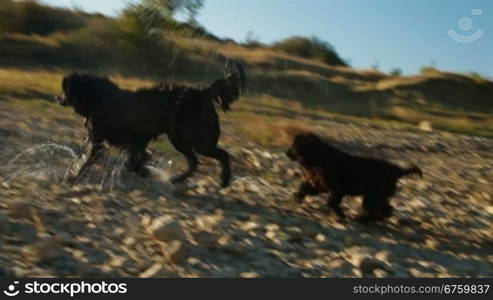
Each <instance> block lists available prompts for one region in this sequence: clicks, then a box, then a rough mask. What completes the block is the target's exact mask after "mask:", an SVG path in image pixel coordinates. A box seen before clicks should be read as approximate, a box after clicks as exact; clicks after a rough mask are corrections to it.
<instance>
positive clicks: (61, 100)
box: [55, 94, 67, 106]
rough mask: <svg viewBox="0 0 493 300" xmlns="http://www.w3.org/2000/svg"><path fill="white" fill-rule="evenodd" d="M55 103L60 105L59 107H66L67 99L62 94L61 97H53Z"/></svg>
mask: <svg viewBox="0 0 493 300" xmlns="http://www.w3.org/2000/svg"><path fill="white" fill-rule="evenodd" d="M55 102H56V103H58V104H60V105H63V106H66V105H67V97H66V96H65V94H63V95H61V96H55Z"/></svg>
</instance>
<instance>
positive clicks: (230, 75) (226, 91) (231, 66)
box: [209, 59, 246, 112]
mask: <svg viewBox="0 0 493 300" xmlns="http://www.w3.org/2000/svg"><path fill="white" fill-rule="evenodd" d="M225 71H226V78H224V79H219V80H216V81H215V82H214V83H212V85H211V86H210V87H209V92H210V93H211V94H212V96H213V97H214V101H216V102H218V103H219V104H220V105H221V108H222V109H223V111H225V112H226V111H228V110H229V106H230V105H231V103H233V102H234V101H235V100H237V99H238V98H239V97H240V95H241V93H242V92H243V90H244V89H245V85H246V76H245V70H244V68H243V65H242V64H241V63H239V62H237V61H233V60H230V59H228V60H227V62H226V66H225Z"/></svg>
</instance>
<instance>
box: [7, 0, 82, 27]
mask: <svg viewBox="0 0 493 300" xmlns="http://www.w3.org/2000/svg"><path fill="white" fill-rule="evenodd" d="M88 16H89V15H88V14H85V13H82V12H74V11H70V10H67V9H60V8H54V7H50V6H46V5H42V4H39V3H37V2H35V1H22V2H14V1H12V0H0V32H1V33H9V32H12V33H23V34H39V35H48V34H50V33H53V32H57V31H68V30H73V29H76V28H80V27H83V26H84V25H85V24H86V21H87V19H88Z"/></svg>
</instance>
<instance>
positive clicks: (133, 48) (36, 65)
mask: <svg viewBox="0 0 493 300" xmlns="http://www.w3.org/2000/svg"><path fill="white" fill-rule="evenodd" d="M66 13H74V12H68V11H66ZM80 14H82V13H80ZM83 16H84V18H82V19H81V20H83V22H82V21H81V22H79V23H77V26H75V25H74V26H72V27H70V28H65V27H64V28H62V29H63V30H52V31H50V32H48V33H43V34H41V33H32V32H30V33H26V32H15V31H12V30H11V31H8V32H5V31H4V32H3V33H2V34H1V35H0V52H1V53H2V55H1V56H0V67H1V68H2V72H1V74H2V77H1V78H3V79H1V80H2V81H3V82H2V86H1V87H0V91H1V92H0V93H1V95H0V97H1V98H4V99H5V98H12V97H20V98H26V97H27V98H31V99H37V100H40V99H45V100H46V99H48V98H50V97H52V95H54V94H56V93H58V92H59V86H60V78H61V77H62V75H63V74H65V73H67V72H70V71H73V70H82V71H87V72H94V73H99V74H107V75H110V76H114V77H117V78H134V79H132V80H127V83H128V84H130V85H131V86H133V87H137V86H138V85H139V84H143V83H146V84H152V83H153V82H156V81H163V80H168V81H186V82H190V83H200V84H204V83H207V82H210V81H212V80H213V79H215V78H217V77H220V76H222V74H223V71H222V67H223V64H224V61H225V58H226V57H232V58H235V59H238V60H240V61H242V62H243V63H244V64H245V66H246V70H247V75H248V93H247V95H246V96H245V97H243V98H242V99H241V101H240V102H239V103H238V104H237V105H236V107H235V111H234V112H233V113H232V114H231V115H230V116H229V117H230V118H238V119H240V120H241V121H242V122H243V123H242V127H241V128H243V129H242V130H244V131H247V132H250V131H251V132H258V128H256V127H258V126H262V127H265V128H263V130H262V132H263V135H266V137H261V138H260V140H262V141H263V142H265V143H271V142H273V141H271V139H272V137H269V136H276V135H277V134H276V130H277V129H276V125H275V124H277V123H283V122H285V121H286V119H288V120H292V119H299V122H303V116H304V115H306V114H309V115H319V116H321V118H325V117H330V118H344V119H346V118H351V119H352V120H353V121H358V120H357V119H355V117H356V118H362V119H361V120H360V121H365V120H372V121H375V122H377V123H379V124H387V122H388V121H398V122H402V123H403V124H402V126H408V125H406V124H409V125H416V124H418V123H419V122H421V121H428V122H431V123H432V125H433V127H434V128H439V129H443V130H450V131H454V132H461V133H467V134H474V135H483V136H493V99H492V96H491V95H492V94H493V82H491V81H488V80H484V79H482V80H478V78H475V77H474V76H466V75H460V74H452V73H445V72H439V71H436V72H427V73H425V74H423V75H417V76H409V77H400V76H388V75H386V74H383V73H381V72H378V71H372V70H355V69H352V68H350V67H346V66H329V65H327V64H326V63H324V62H322V61H320V60H317V59H307V58H302V57H300V56H293V55H289V54H287V52H286V51H282V50H279V49H278V48H276V47H267V46H266V47H247V46H244V45H241V44H238V43H234V42H231V41H221V40H219V39H217V38H214V37H213V36H212V35H210V34H207V35H204V34H202V33H200V32H198V31H196V30H195V31H194V29H193V28H190V27H186V26H185V27H184V26H181V27H180V26H178V25H177V24H175V25H173V26H168V27H166V28H164V29H163V30H155V31H151V32H149V31H148V30H147V28H146V27H145V26H144V25H143V24H141V21H140V20H139V18H138V16H135V15H133V14H131V13H128V12H127V13H125V14H123V15H122V16H120V17H119V18H116V19H112V18H107V17H103V16H100V15H87V14H83ZM14 78H18V79H15V80H14ZM135 79H138V80H135ZM31 82H32V84H31ZM365 122H366V121H365ZM385 126H386V125H385ZM252 127H253V128H252ZM256 138H258V137H256Z"/></svg>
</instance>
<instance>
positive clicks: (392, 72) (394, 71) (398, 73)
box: [390, 68, 402, 77]
mask: <svg viewBox="0 0 493 300" xmlns="http://www.w3.org/2000/svg"><path fill="white" fill-rule="evenodd" d="M390 76H394V77H399V76H402V70H401V69H400V68H393V69H392V70H390Z"/></svg>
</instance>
